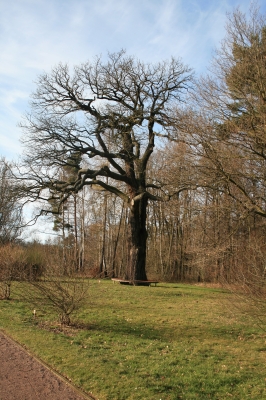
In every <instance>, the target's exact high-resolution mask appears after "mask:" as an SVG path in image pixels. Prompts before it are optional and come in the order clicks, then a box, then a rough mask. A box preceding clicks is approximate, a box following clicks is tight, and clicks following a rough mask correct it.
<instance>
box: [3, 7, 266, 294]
mask: <svg viewBox="0 0 266 400" xmlns="http://www.w3.org/2000/svg"><path fill="white" fill-rule="evenodd" d="M265 25H266V24H265V18H264V17H263V16H261V15H260V14H259V11H258V10H257V9H256V8H255V7H253V9H252V10H251V14H250V15H249V16H245V15H243V14H242V13H241V12H240V11H239V10H236V11H235V12H234V13H233V14H232V15H231V16H229V18H228V26H227V36H226V38H225V41H224V42H223V44H222V46H221V48H220V49H219V51H217V54H216V57H215V59H214V61H213V65H212V70H211V73H210V74H209V75H208V76H205V77H202V78H199V79H195V78H192V77H189V76H188V75H187V77H186V79H187V80H189V84H188V88H186V90H187V92H188V93H187V95H186V97H185V99H182V102H178V101H176V102H175V101H174V99H172V101H171V103H169V107H168V103H167V101H168V97H167V96H168V95H169V93H170V91H171V88H169V87H168V88H167V90H168V92H165V94H164V96H165V97H164V98H163V101H164V102H165V104H166V103H167V107H168V108H167V107H165V108H164V107H162V110H163V111H160V114H158V115H159V117H158V120H155V122H154V121H153V123H154V126H153V127H152V129H153V131H154V132H153V133H152V134H153V135H154V136H153V140H154V142H153V145H152V150H150V154H149V160H148V163H147V168H146V170H145V179H146V180H147V182H149V183H147V187H148V186H149V196H147V204H145V207H146V229H147V243H146V274H147V278H148V279H155V280H160V281H184V282H186V281H189V282H215V283H217V282H219V283H222V282H227V283H238V284H241V285H244V286H245V287H248V290H249V291H251V292H252V293H253V292H256V293H258V292H259V293H261V292H263V290H264V281H265V272H266V264H265V259H266V257H265V256H266V235H265V228H266V227H265V217H266V164H265V162H266V117H265V116H266V112H265V111H266V28H265ZM121 57H122V61H121ZM123 57H124V53H122V54H120V55H119V57H118V58H117V60H118V59H119V60H120V61H121V62H124V61H125V60H126V61H127V62H128V59H123ZM123 60H124V61H123ZM120 61H119V62H120ZM162 65H163V64H162ZM132 66H133V67H134V64H132ZM179 66H180V65H179ZM133 67H132V68H133ZM164 71H165V70H162V72H164ZM184 71H185V72H187V73H188V72H189V70H188V69H187V70H183V71H182V72H184ZM59 72H61V75H60V76H61V78H62V77H63V78H64V76H65V79H66V80H67V79H68V78H66V71H62V70H61V71H59ZM57 73H58V71H57ZM64 74H65V75H64ZM57 77H58V75H57ZM63 78H62V79H63ZM42 79H43V80H42V81H41V83H40V87H39V92H36V93H37V94H36V95H35V96H39V98H38V101H39V103H38V107H39V109H38V111H40V107H41V106H42V104H43V102H44V97H45V95H47V93H48V92H47V93H46V94H44V92H41V88H42V89H43V87H44V86H43V85H44V79H46V81H45V82H46V85H47V86H46V89H47V90H48V89H49V88H48V86H49V84H51V85H52V78H51V77H50V81H49V76H48V77H47V76H46V77H45V78H44V77H43V78H42ZM79 79H80V80H82V79H85V78H80V77H79ZM77 82H78V81H76V82H75V81H73V82H72V84H73V87H72V88H71V89H69V91H70V92H69V93H70V94H69V98H70V99H71V101H72V98H73V93H74V91H75V90H77V92H76V94H77V93H78V90H79V89H76V86H75V85H76V84H77ZM61 83H62V82H61ZM61 83H60V82H59V84H61ZM57 84H58V82H57ZM104 84H106V82H104ZM41 85H42V86H41ZM62 85H63V84H62ZM71 90H73V93H72V92H71ZM97 90H98V89H97ZM101 90H102V89H101ZM51 93H52V92H50V94H51ZM71 93H72V94H71ZM153 95H154V94H153ZM42 96H43V97H42ZM71 96H72V97H71ZM99 96H100V95H99ZM105 96H107V94H105ZM110 96H111V95H110ZM138 96H139V95H138ZM145 96H146V94H145ZM103 98H104V99H105V100H106V97H104V96H103ZM139 98H140V97H139ZM46 99H47V98H46ZM50 100H51V99H50ZM113 100H114V99H113V98H111V101H113ZM120 100H121V99H120ZM120 100H119V101H120ZM36 101H37V100H36V97H35V102H36ZM59 101H60V99H58V102H59ZM69 101H70V100H69ZM90 101H94V100H90ZM123 101H124V100H123ZM75 102H76V103H77V101H76V100H75ZM139 102H140V105H141V104H142V102H143V99H142V100H141V99H140V100H139ZM76 103H75V104H76ZM58 104H59V103H58ZM84 104H85V103H84ZM121 104H122V103H121V102H120V106H121ZM57 106H58V105H57ZM170 106H171V107H170ZM73 107H74V106H73ZM75 107H78V106H75ZM79 107H80V109H82V107H83V108H85V105H82V104H81V105H79ZM149 107H150V106H149ZM75 110H76V109H75ZM88 110H89V109H88ZM72 111H73V110H72ZM72 111H71V112H72ZM135 111H136V110H134V112H135ZM42 112H43V114H42V115H46V116H47V114H45V112H47V110H46V111H45V110H44V109H43V110H42ZM68 112H69V110H67V111H65V113H68ZM93 112H94V111H93ZM93 112H92V114H93ZM112 112H113V111H112ZM138 112H139V109H138ZM154 112H155V111H154ZM167 113H168V114H167ZM165 114H167V121H168V122H167V123H166V119H165V120H164V121H163V122H162V120H161V118H162V116H163V117H164V118H166V117H165ZM121 115H122V116H121ZM121 115H119V118H120V119H119V124H120V123H121V121H122V117H123V118H124V117H125V112H124V110H123V112H122V114H121ZM49 118H51V117H50V116H49ZM104 118H106V117H105V116H104V117H102V120H104V121H105V119H104ZM136 118H137V117H136ZM138 118H139V117H138ZM145 118H146V117H145ZM147 118H150V116H149V117H147ZM51 121H52V120H51V119H49V120H48V117H47V119H46V121H45V123H46V124H48V122H49V123H51ZM54 121H55V120H54ZM70 122H71V123H72V124H73V121H70ZM30 123H31V124H32V125H30V124H28V125H27V126H26V127H25V125H24V129H26V130H28V133H29V131H30V134H31V135H32V133H33V128H34V129H35V134H36V135H37V133H38V132H39V133H40V132H41V131H42V129H44V128H43V126H41V123H42V124H43V123H44V121H43V120H39V125H38V124H37V123H36V121H35V122H34V124H35V125H34V127H33V122H32V120H31V121H30ZM57 123H58V120H57ZM68 123H69V121H68ZM108 123H109V125H106V126H105V127H104V128H102V127H101V129H105V131H104V132H105V133H104V134H103V136H104V135H105V136H104V138H105V145H102V149H103V148H105V149H106V153H105V155H104V156H102V154H103V150H102V149H101V151H100V150H99V151H98V154H94V155H93V157H94V160H96V164H97V168H98V169H97V171H98V173H99V174H100V173H101V174H102V180H101V182H99V181H98V180H97V182H96V180H95V181H93V179H92V178H91V177H92V176H93V174H92V173H91V172H90V173H91V176H89V178H90V179H91V181H90V184H89V185H87V184H84V185H81V186H79V188H78V189H77V182H79V181H78V179H80V176H81V174H82V173H83V172H80V171H84V170H86V168H87V171H88V170H90V171H91V165H90V166H89V167H88V166H87V167H86V165H87V164H86V162H87V161H86V159H85V150H84V147H82V148H81V147H78V145H77V143H75V144H74V145H73V146H72V147H68V148H67V150H66V151H65V155H66V157H65V159H64V162H62V157H63V156H62V154H63V153H62V152H63V151H64V149H65V148H66V147H67V146H68V144H67V143H63V142H61V144H62V143H63V145H62V147H61V148H60V149H59V150H60V154H59V153H57V157H58V158H57V161H58V160H59V161H58V162H57V164H56V163H55V164H53V159H52V158H51V157H53V153H52V150H53V151H55V150H54V149H55V148H56V146H57V145H58V143H59V142H58V138H56V137H55V136H54V138H55V139H54V141H53V142H52V144H51V147H49V146H48V144H47V142H45V136H44V137H43V140H44V141H43V144H44V147H43V150H42V151H43V155H42V157H43V158H42V157H41V156H40V157H39V159H38V160H37V158H36V159H35V161H36V160H37V161H36V164H35V165H33V164H29V158H28V159H25V160H26V161H27V163H28V164H27V166H28V168H29V170H30V171H31V174H28V181H27V182H28V183H27V184H26V185H25V176H23V177H21V176H20V177H19V179H18V181H19V184H18V183H17V182H18V181H17V179H15V176H16V172H14V169H13V168H11V167H13V166H11V164H9V163H7V162H6V161H5V160H4V159H2V161H1V177H0V179H1V185H0V221H1V224H0V238H1V247H0V264H1V280H2V281H5V282H6V281H9V280H10V281H11V280H13V279H26V278H27V279H28V278H29V277H37V276H41V275H42V274H43V271H45V269H50V268H51V267H52V268H53V271H56V273H57V274H58V275H61V274H63V275H64V274H65V275H69V274H72V273H75V274H77V275H79V276H86V277H97V278H100V277H101V278H102V277H123V276H125V275H126V269H127V263H128V260H129V257H130V254H131V253H130V252H131V248H132V247H130V246H132V243H130V245H129V239H128V237H129V229H130V222H129V220H130V218H131V217H130V212H131V209H130V207H129V205H128V203H127V200H126V198H122V197H123V196H122V195H117V193H118V192H114V191H112V190H111V191H110V190H108V188H110V187H111V185H112V183H113V180H114V176H115V175H114V171H113V170H112V169H111V168H112V163H114V161H113V160H114V156H112V154H113V153H112V152H111V150H110V149H109V148H108V150H107V148H106V146H107V145H106V143H107V144H108V140H109V141H110V143H111V144H110V148H111V147H112V146H113V143H114V140H117V141H118V140H120V139H117V138H118V133H117V132H118V128H117V126H118V125H115V124H118V122H117V121H114V114H112V124H113V125H112V129H111V128H110V126H111V125H110V122H108ZM137 123H138V124H140V122H139V121H138V122H137ZM150 123H151V120H150V119H149V120H148V122H147V124H150ZM160 123H161V124H162V126H163V128H164V129H165V132H164V133H163V134H161V133H160V132H159V134H157V132H156V129H157V127H158V125H159V124H160ZM37 125H38V126H37ZM68 126H69V125H68ZM74 128H75V129H76V127H74ZM114 128H115V129H116V132H115V134H114ZM49 129H50V127H49ZM60 129H62V126H60ZM149 129H150V131H151V128H150V127H149ZM45 132H46V134H47V132H48V128H47V125H46V127H45ZM110 132H111V133H112V134H113V135H114V136H112V135H111V134H110ZM137 133H138V131H137ZM50 134H52V133H51V131H50ZM53 134H54V132H53ZM60 134H62V133H60ZM123 134H124V133H123ZM66 135H67V134H66ZM149 135H150V133H149ZM30 140H32V136H31V139H28V142H27V141H25V148H27V145H30V146H31V147H29V149H28V150H29V152H30V154H31V161H32V160H34V157H33V156H32V154H33V153H32V151H33V146H34V145H35V146H36V145H38V143H40V142H36V141H35V142H30ZM38 140H40V139H38ZM72 140H73V139H72V136H71V140H70V141H69V143H72V144H73V142H71V141H72ZM134 140H136V142H137V141H138V140H139V145H141V144H142V142H145V140H146V139H145V140H144V139H143V137H141V135H140V137H135V138H134ZM149 140H150V141H151V136H149ZM66 141H67V136H66ZM149 145H150V142H149ZM38 146H39V145H38ZM119 146H120V144H119V143H118V147H119ZM134 146H135V145H134ZM134 146H132V148H133V147H134ZM99 148H100V147H99ZM99 148H98V149H99ZM119 148H120V147H119ZM119 148H118V150H119ZM121 148H122V147H121ZM121 148H120V152H119V151H118V150H116V155H115V156H116V157H118V154H119V157H120V161H121V162H122V161H123V162H124V161H125V163H126V162H127V160H126V157H125V156H124V155H123V154H124V153H123V151H124V152H125V148H122V150H121ZM40 149H41V147H40ZM135 149H136V146H135ZM135 149H134V150H132V160H133V158H134V160H135V159H136V158H137V155H136V150H135ZM36 151H37V150H36ZM112 151H114V150H113V148H112ZM127 151H128V153H129V150H127ZM45 154H49V157H50V158H49V162H50V164H51V165H52V166H53V168H56V174H57V175H56V176H57V186H56V187H55V186H53V187H52V186H51V179H50V181H49V185H50V186H48V185H47V183H46V186H45V185H44V184H43V180H42V176H43V175H38V174H37V175H36V176H37V177H36V181H35V183H34V193H33V191H32V190H31V188H32V187H33V186H32V183H31V182H32V176H33V175H32V174H33V172H32V171H35V172H34V173H35V174H36V171H37V169H36V165H37V164H38V163H39V164H38V165H40V163H41V162H43V163H44V164H43V165H44V167H45V168H48V167H47V165H48V164H45ZM133 156H134V157H133ZM138 156H139V157H140V158H139V159H140V160H141V157H142V156H143V154H142V153H141V152H140V153H139V154H138ZM36 157H37V156H36ZM60 157H61V158H60ZM90 157H92V156H91V155H90ZM110 160H111V161H110ZM32 162H33V161H32ZM130 162H131V161H130ZM134 162H135V161H134ZM25 165H26V164H24V168H25ZM99 165H100V167H99ZM113 165H115V164H113ZM120 165H122V164H119V162H118V164H116V165H115V167H116V168H117V169H119V168H120ZM17 168H18V167H17ZM12 171H13V172H12ZM53 171H55V169H54V170H53ZM99 171H100V172H99ZM108 171H109V172H108ZM86 173H87V174H88V172H86ZM42 174H43V171H42ZM21 181H22V182H23V185H21ZM37 181H38V184H39V186H38V187H37V186H36V185H37V184H36V182H37ZM40 181H42V182H41V183H40ZM58 182H60V184H61V183H62V182H64V184H65V183H67V186H66V185H65V186H64V187H63V186H62V185H61V186H60V185H59V183H58ZM73 182H74V183H73ZM53 184H54V183H53ZM42 185H43V186H42ZM123 185H124V186H125V185H129V184H128V181H124V182H123V181H122V180H120V181H118V183H117V185H116V187H115V188H116V190H117V191H119V193H122V191H123V190H124V189H123V187H124V186H123ZM22 186H23V187H22ZM25 186H26V188H28V194H29V193H30V195H31V197H30V196H29V198H30V201H33V198H35V200H38V201H40V200H42V197H41V196H40V197H38V196H37V195H36V193H37V192H38V193H40V192H41V190H43V191H45V190H46V191H48V192H49V193H50V194H51V193H52V194H53V195H52V196H51V195H49V196H47V202H46V203H47V204H48V206H47V207H46V212H47V215H48V214H49V212H48V211H49V210H50V211H52V214H51V216H50V217H49V218H50V219H51V218H52V220H53V225H54V232H55V233H57V235H56V236H54V237H53V239H50V240H49V241H47V242H46V243H45V244H41V243H37V242H34V243H20V242H19V239H18V238H19V235H20V233H21V229H23V228H22V226H23V223H22V219H23V218H22V207H21V204H22V202H23V200H22V198H25V197H23V196H25V193H26V192H25ZM59 186H60V187H59ZM140 186H141V185H140ZM140 186H139V187H140ZM107 187H108V188H107ZM132 187H133V186H132ZM147 187H146V189H147ZM29 188H30V189H29ZM66 188H67V189H66ZM106 188H107V189H106ZM22 189H23V190H22ZM146 189H145V190H146ZM138 190H140V189H139V188H138ZM141 190H142V189H141ZM145 190H144V189H143V192H140V191H136V193H135V194H134V196H135V197H134V199H137V197H138V196H140V195H139V193H140V194H141V195H143V196H145V194H146V193H147V190H146V191H145ZM56 191H57V193H59V194H58V196H55V195H54V194H55V192H56ZM22 194H23V195H22ZM137 201H140V202H141V201H142V197H141V199H140V200H139V198H138V199H137ZM5 290H6V287H5Z"/></svg>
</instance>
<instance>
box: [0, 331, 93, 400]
mask: <svg viewBox="0 0 266 400" xmlns="http://www.w3.org/2000/svg"><path fill="white" fill-rule="evenodd" d="M89 398H90V397H86V396H83V395H82V394H81V393H79V391H77V390H76V389H75V388H73V387H71V386H70V385H69V384H68V383H67V382H66V381H64V379H63V378H61V377H59V376H58V375H57V374H55V373H54V372H52V371H51V370H50V369H49V368H48V367H46V366H45V365H44V364H42V363H41V362H39V361H38V360H37V359H36V358H34V357H32V356H31V355H29V354H28V353H27V351H26V350H24V349H23V348H22V347H21V346H19V345H18V344H17V343H15V342H14V341H13V340H11V339H10V338H8V337H7V336H5V335H4V334H3V333H2V332H0V400H84V399H89Z"/></svg>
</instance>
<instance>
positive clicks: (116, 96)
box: [23, 51, 191, 280]
mask: <svg viewBox="0 0 266 400" xmlns="http://www.w3.org/2000/svg"><path fill="white" fill-rule="evenodd" d="M190 82H191V70H190V69H189V68H188V67H186V66H184V65H183V64H182V62H181V61H180V60H175V59H172V60H170V61H169V62H168V61H167V62H162V63H158V64H155V65H151V64H144V63H142V62H139V61H137V60H135V59H134V58H133V57H129V56H127V55H126V54H125V52H124V51H121V52H119V53H115V54H109V56H108V59H107V61H106V62H104V61H103V60H102V59H101V58H96V59H95V61H94V62H92V63H90V62H88V63H86V64H83V65H81V66H78V67H76V68H75V69H74V72H73V73H71V72H70V71H69V68H68V66H66V65H62V64H60V65H58V66H57V67H56V68H54V69H53V70H52V72H51V73H50V74H44V75H42V76H40V77H39V80H38V83H37V90H36V92H35V93H34V94H33V101H32V111H31V114H30V115H28V116H27V117H26V122H25V123H24V124H23V127H24V132H25V133H24V137H23V141H24V145H25V158H24V168H23V178H24V179H26V180H27V191H28V196H30V197H31V199H32V200H41V199H44V200H48V199H50V198H53V197H59V198H60V202H61V203H62V202H64V201H66V199H67V198H68V197H69V196H71V195H72V194H73V193H77V192H79V191H80V190H81V189H82V188H83V187H84V186H85V185H90V186H93V187H98V188H99V187H100V188H102V189H103V190H106V191H109V192H111V193H113V194H115V195H116V196H118V197H120V198H121V199H122V200H123V201H124V204H126V205H127V207H128V208H129V230H128V231H129V235H128V249H129V251H128V261H127V272H126V276H125V278H127V279H131V280H146V279H147V276H146V271H145V259H146V241H147V231H146V208H147V204H148V200H158V199H159V198H158V197H157V196H154V195H152V193H151V191H149V189H150V188H151V187H152V186H154V184H153V182H150V181H148V180H147V178H146V170H147V165H148V162H149V159H150V156H151V154H152V152H153V150H154V147H155V138H156V135H159V136H160V135H167V130H168V129H171V124H172V121H171V118H170V115H171V107H172V105H173V103H175V104H176V103H180V102H182V101H184V96H185V94H186V91H187V89H188V87H189V85H190ZM73 153H75V154H76V153H79V154H80V155H81V156H82V160H83V164H82V167H81V168H79V169H78V172H77V174H76V176H75V178H74V177H72V178H71V179H66V180H64V179H62V178H61V179H60V177H59V173H58V171H59V170H60V169H61V168H62V167H66V166H67V165H69V166H71V167H73V160H72V162H71V163H70V159H71V154H73ZM25 171H26V172H25ZM45 210H46V208H44V209H43V210H42V213H43V212H45ZM47 210H48V207H47Z"/></svg>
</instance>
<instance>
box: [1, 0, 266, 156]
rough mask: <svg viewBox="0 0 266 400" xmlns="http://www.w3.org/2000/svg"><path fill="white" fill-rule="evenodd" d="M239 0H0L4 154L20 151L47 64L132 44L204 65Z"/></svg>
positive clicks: (141, 54) (147, 57)
mask: <svg viewBox="0 0 266 400" xmlns="http://www.w3.org/2000/svg"><path fill="white" fill-rule="evenodd" d="M237 4H238V1H237V0H221V1H219V2H216V1H213V0H199V1H198V0H187V1H185V0H144V1H143V0H134V1H132V0H115V1H114V0H101V1H93V0H78V1H77V0H13V1H12V2H11V1H4V0H0V53H1V63H0V118H1V121H0V140H1V149H0V154H1V153H2V154H3V153H4V154H7V153H8V155H10V154H12V153H13V155H14V156H15V154H16V153H17V152H18V150H19V149H20V147H19V142H18V136H19V130H18V128H17V123H18V121H19V119H20V116H21V115H22V114H23V112H25V111H26V109H27V99H29V96H30V93H31V92H32V91H33V89H34V81H35V80H36V78H37V76H38V75H39V74H40V73H42V72H43V71H49V70H50V69H51V68H52V67H53V66H54V65H55V64H57V63H59V62H60V61H61V62H67V63H69V64H70V65H75V64H79V63H81V62H84V61H86V60H87V59H89V58H91V57H93V56H94V55H96V54H101V53H102V54H103V55H105V54H106V53H107V51H110V52H114V51H118V50H120V49H121V48H126V49H127V50H128V52H129V53H130V54H132V55H135V56H136V57H138V58H139V59H142V60H144V61H147V62H152V61H159V60H162V59H166V58H170V57H171V56H175V57H181V58H182V59H183V60H184V62H185V63H186V64H189V65H190V66H191V67H193V68H194V69H195V70H196V71H198V72H202V71H203V70H204V69H205V68H206V66H207V64H208V61H209V59H210V57H211V51H212V49H213V48H214V47H215V46H216V45H218V43H219V41H220V40H221V38H222V37H223V35H224V24H225V19H226V11H230V10H232V9H233V8H234V7H235V6H236V5H237ZM248 6H249V0H242V1H241V8H242V9H243V10H244V11H246V10H247V9H248ZM264 8H266V6H265V5H264ZM11 138H13V140H12V139H11Z"/></svg>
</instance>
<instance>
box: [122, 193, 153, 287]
mask: <svg viewBox="0 0 266 400" xmlns="http://www.w3.org/2000/svg"><path fill="white" fill-rule="evenodd" d="M147 205H148V200H147V199H146V198H142V199H141V200H138V201H135V202H134V203H133V204H131V207H130V213H129V219H128V223H129V232H128V262H127V271H126V279H128V280H131V281H133V282H134V281H136V280H143V281H145V280H147V275H146V243H147V229H146V210H147Z"/></svg>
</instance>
